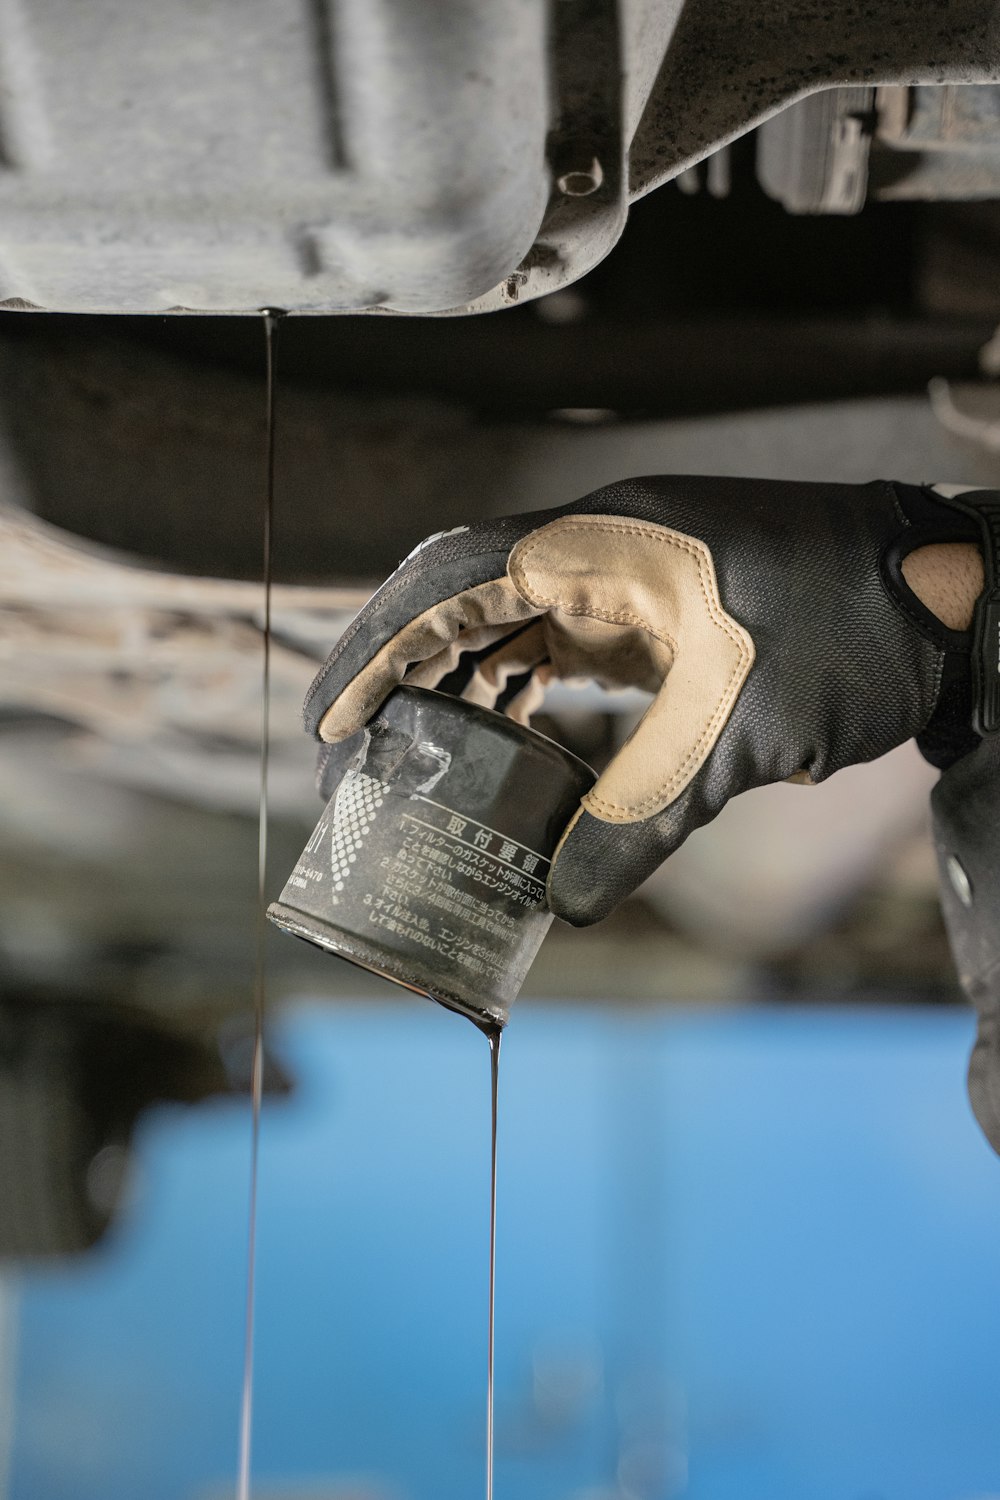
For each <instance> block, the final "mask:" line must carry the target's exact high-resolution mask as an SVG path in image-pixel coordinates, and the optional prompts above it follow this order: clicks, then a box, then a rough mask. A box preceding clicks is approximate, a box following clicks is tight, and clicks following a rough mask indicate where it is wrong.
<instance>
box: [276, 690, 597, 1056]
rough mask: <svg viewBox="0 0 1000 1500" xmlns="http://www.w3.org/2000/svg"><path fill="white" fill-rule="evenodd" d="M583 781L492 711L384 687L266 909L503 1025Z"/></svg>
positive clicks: (534, 946) (541, 920) (565, 755)
mask: <svg viewBox="0 0 1000 1500" xmlns="http://www.w3.org/2000/svg"><path fill="white" fill-rule="evenodd" d="M594 780H595V777H594V773H593V771H592V770H591V769H590V767H589V766H586V765H584V763H583V762H582V761H581V760H578V759H577V758H576V756H575V755H571V754H570V753H569V751H567V750H564V749H563V748H562V746H561V745H557V744H555V743H554V741H552V740H549V739H546V738H545V737H544V736H543V735H540V734H536V733H535V731H534V730H531V729H526V728H524V727H523V725H520V724H516V723H515V722H514V721H513V720H512V719H508V718H506V717H505V716H504V715H503V714H500V713H494V712H493V711H492V710H491V709H485V708H480V707H478V706H477V705H475V704H471V703H467V702H465V701H464V700H463V699H460V698H452V697H449V696H448V695H447V694H445V693H436V692H429V691H427V690H426V689H423V688H410V687H400V688H397V689H396V690H395V692H393V693H392V694H391V696H390V697H389V698H387V699H386V701H385V703H384V704H383V705H382V707H381V709H380V710H379V712H378V713H377V714H376V716H375V717H374V718H373V719H372V721H371V722H370V724H369V725H368V727H367V729H366V730H365V732H364V744H363V746H362V748H361V750H360V752H359V753H358V755H357V757H356V759H355V760H354V762H353V763H352V765H351V766H350V768H349V769H348V771H347V772H346V774H345V775H344V777H343V780H342V781H341V782H340V784H339V786H338V787H337V789H336V791H335V792H334V794H333V796H332V797H331V798H330V801H329V802H328V804H327V806H326V809H325V811H324V813H323V816H322V817H321V818H320V820H319V822H318V823H317V825H316V828H315V829H314V831H313V834H312V837H311V838H310V840H309V842H308V844H307V845H306V847H305V849H304V850H303V852H302V855H301V858H300V859H299V862H298V864H297V865H296V866H295V869H294V870H293V871H292V874H291V876H290V877H289V879H288V883H287V885H286V886H285V889H284V890H283V891H282V893H281V899H280V900H279V901H275V902H273V903H272V905H271V906H270V907H269V908H268V916H269V917H270V919H271V921H272V922H275V923H277V925H278V926H279V927H282V928H283V929H284V930H285V931H286V932H291V933H294V934H295V936H296V937H301V938H305V939H307V940H308V941H309V942H311V943H315V944H317V945H318V946H319V947H321V948H325V949H327V950H329V952H331V953H337V954H339V955H340V956H341V957H342V958H347V959H350V960H351V961H352V962H353V963H357V964H360V965H362V966H363V967H364V968H366V969H371V970H373V971H374V972H375V973H376V974H382V975H384V976H385V978H387V979H391V980H393V981H394V982H395V983H397V984H402V985H405V986H406V987H407V988H409V989H411V990H416V991H418V992H419V993H420V994H423V995H429V996H430V997H432V998H433V999H435V1000H439V1001H440V1002H441V1003H442V1004H443V1005H447V1006H449V1007H450V1008H451V1009H453V1010H459V1011H462V1012H463V1013H464V1014H465V1015H468V1016H470V1017H471V1018H472V1019H473V1020H475V1021H477V1022H478V1023H479V1024H481V1025H486V1026H491V1025H492V1026H496V1025H501V1026H502V1025H504V1024H505V1023H506V1021H507V1018H508V1014H509V1009H510V1006H511V1004H512V1003H513V1001H514V999H515V998H516V996H517V994H518V991H519V990H520V988H521V985H522V984H523V983H524V979H525V975H526V974H527V972H528V968H529V966H530V964H531V961H532V959H533V958H534V956H535V954H536V953H537V952H538V949H539V947H540V946H541V943H542V939H543V938H544V937H545V934H546V932H547V931H548V929H549V925H550V923H551V921H552V914H551V912H550V911H549V910H548V907H547V905H546V901H545V882H546V878H547V876H548V872H549V865H550V862H551V859H552V855H553V853H554V852H555V848H556V845H557V843H558V841H559V838H560V836H561V834H562V832H563V830H564V828H565V827H566V825H567V823H568V822H569V820H570V818H571V817H572V816H573V814H574V813H575V811H576V809H577V807H578V805H579V802H580V798H581V797H582V796H584V795H585V793H587V792H588V791H589V790H590V788H591V787H592V786H593V784H594Z"/></svg>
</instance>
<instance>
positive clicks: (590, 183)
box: [556, 156, 604, 198]
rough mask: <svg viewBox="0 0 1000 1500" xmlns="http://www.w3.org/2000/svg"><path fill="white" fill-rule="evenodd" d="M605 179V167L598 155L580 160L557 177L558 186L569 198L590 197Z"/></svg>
mask: <svg viewBox="0 0 1000 1500" xmlns="http://www.w3.org/2000/svg"><path fill="white" fill-rule="evenodd" d="M603 181H604V169H603V167H602V166H601V164H600V162H599V161H598V160H597V157H596V156H592V157H591V159H590V161H589V162H579V163H577V164H576V165H574V166H572V167H571V168H570V169H569V171H567V172H563V173H562V174H561V176H559V177H557V178H556V187H557V188H558V189H559V191H560V192H561V193H562V194H563V195H564V196H565V197H567V198H589V197H590V194H591V193H596V192H597V189H598V188H599V187H600V185H601V183H602V182H603Z"/></svg>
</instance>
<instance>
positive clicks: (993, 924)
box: [931, 734, 1000, 1152]
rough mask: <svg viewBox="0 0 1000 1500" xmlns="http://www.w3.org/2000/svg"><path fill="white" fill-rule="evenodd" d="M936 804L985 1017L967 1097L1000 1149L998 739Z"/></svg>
mask: <svg viewBox="0 0 1000 1500" xmlns="http://www.w3.org/2000/svg"><path fill="white" fill-rule="evenodd" d="M931 807H932V809H933V814H934V842H935V846H936V849H937V858H938V873H939V877H940V884H941V905H942V908H943V910H944V919H945V925H946V926H947V928H948V937H949V939H950V941H951V949H952V953H953V954H954V957H955V964H956V967H957V969H958V977H959V979H960V980H961V983H962V988H963V989H964V991H965V993H966V995H967V996H968V998H969V999H970V1000H971V1001H972V1004H973V1005H974V1006H975V1008H976V1014H977V1016H978V1018H979V1029H978V1035H977V1037H976V1044H975V1047H974V1048H973V1050H972V1056H971V1058H970V1059H969V1098H970V1100H971V1102H972V1108H973V1111H974V1113H975V1116H976V1119H977V1120H978V1121H979V1124H980V1126H981V1127H982V1129H983V1132H984V1134H985V1136H986V1138H987V1140H988V1141H989V1143H990V1145H991V1146H992V1147H993V1149H994V1151H997V1152H1000V735H996V734H993V735H988V736H987V737H986V738H985V739H984V740H983V741H982V743H981V744H980V745H979V748H978V749H977V750H974V751H973V752H972V754H970V755H966V756H964V757H963V759H962V760H960V761H957V762H956V764H955V765H953V766H952V767H951V769H950V770H948V771H945V773H944V775H943V776H942V777H941V780H940V781H939V782H938V784H937V786H936V787H935V788H934V791H933V793H932V794H931Z"/></svg>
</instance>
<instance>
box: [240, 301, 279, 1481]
mask: <svg viewBox="0 0 1000 1500" xmlns="http://www.w3.org/2000/svg"><path fill="white" fill-rule="evenodd" d="M279 317H281V314H280V313H279V312H276V311H273V310H272V309H271V308H265V309H263V318H264V340H265V351H266V358H267V388H266V396H265V415H266V437H265V453H264V518H263V583H264V622H263V623H264V630H263V637H264V638H263V647H262V659H261V709H260V764H259V770H260V781H259V791H258V799H257V911H256V925H255V933H256V938H255V949H256V951H255V959H254V995H253V1021H254V1026H253V1069H252V1073H251V1082H250V1092H251V1100H252V1114H251V1127H250V1203H249V1211H248V1220H249V1226H248V1230H247V1299H246V1322H245V1331H244V1344H243V1389H242V1395H241V1399H240V1447H239V1470H238V1480H237V1489H236V1493H237V1497H238V1500H250V1439H251V1434H252V1431H253V1346H254V1282H255V1276H256V1269H257V1178H258V1160H259V1157H260V1109H261V1102H262V1099H263V1094H264V992H265V987H266V979H267V972H266V962H265V960H266V955H267V889H266V885H267V824H268V804H267V778H268V762H269V758H270V747H271V733H270V727H271V726H270V721H271V577H272V570H271V539H272V531H273V525H274V405H275V402H274V398H275V375H276V369H275V355H276V352H277V329H278V319H279Z"/></svg>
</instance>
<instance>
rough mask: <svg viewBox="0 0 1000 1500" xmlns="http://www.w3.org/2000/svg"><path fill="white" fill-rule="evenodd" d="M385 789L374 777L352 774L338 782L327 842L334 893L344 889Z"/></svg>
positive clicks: (360, 773)
mask: <svg viewBox="0 0 1000 1500" xmlns="http://www.w3.org/2000/svg"><path fill="white" fill-rule="evenodd" d="M387 791H388V787H387V786H386V784H385V782H384V781H379V780H377V778H376V777H374V776H366V775H365V774H364V772H363V771H355V772H354V773H353V774H352V775H349V776H347V777H346V778H345V779H344V781H343V782H342V783H341V786H340V790H339V791H338V793H337V800H336V802H335V804H334V809H333V837H332V839H331V842H330V865H331V870H332V874H333V888H334V890H335V891H342V890H343V889H344V881H345V880H346V879H347V877H348V875H349V874H350V873H351V866H352V865H353V864H354V862H355V860H356V859H357V857H358V851H359V850H360V848H361V845H362V844H363V843H364V839H365V834H366V833H367V832H368V830H369V828H370V827H371V825H372V823H373V822H374V821H375V817H376V814H377V813H378V810H379V808H380V807H381V806H382V801H383V798H384V797H385V794H386V792H387Z"/></svg>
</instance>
